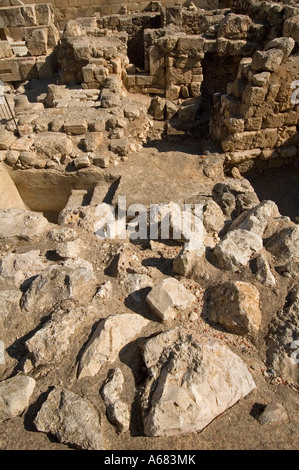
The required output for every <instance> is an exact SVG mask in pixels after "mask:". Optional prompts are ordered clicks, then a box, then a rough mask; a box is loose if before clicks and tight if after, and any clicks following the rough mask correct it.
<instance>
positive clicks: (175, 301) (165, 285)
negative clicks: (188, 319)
mask: <svg viewBox="0 0 299 470" xmlns="http://www.w3.org/2000/svg"><path fill="white" fill-rule="evenodd" d="M195 300H196V299H195V297H194V295H193V294H191V292H189V291H188V290H187V289H186V288H185V287H184V286H183V285H182V284H181V283H180V282H179V281H177V280H176V279H174V278H171V277H170V278H167V279H164V280H163V281H161V282H160V283H158V284H156V285H155V286H154V287H153V288H152V290H151V291H150V293H149V294H148V295H147V297H146V301H147V303H148V305H149V306H150V308H151V309H152V310H153V311H154V312H155V314H156V315H158V317H159V318H160V319H161V320H162V321H171V320H174V319H175V318H176V316H178V315H179V314H180V313H182V312H185V311H187V310H190V309H191V306H192V304H193V303H194V302H195Z"/></svg>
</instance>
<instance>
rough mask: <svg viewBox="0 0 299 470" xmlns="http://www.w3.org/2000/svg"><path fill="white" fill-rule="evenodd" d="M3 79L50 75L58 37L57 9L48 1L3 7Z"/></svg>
mask: <svg viewBox="0 0 299 470" xmlns="http://www.w3.org/2000/svg"><path fill="white" fill-rule="evenodd" d="M0 29H1V31H2V34H1V37H2V38H3V39H4V40H1V41H0V80H2V81H3V82H14V81H15V82H17V81H21V80H30V79H33V78H41V79H42V78H50V77H51V76H52V69H53V62H52V60H51V58H50V55H51V52H52V51H53V49H54V48H55V46H56V45H57V43H58V41H59V32H58V30H57V28H56V26H55V25H54V11H53V7H52V5H50V4H48V3H40V4H37V5H35V4H29V5H16V6H2V7H1V8H0Z"/></svg>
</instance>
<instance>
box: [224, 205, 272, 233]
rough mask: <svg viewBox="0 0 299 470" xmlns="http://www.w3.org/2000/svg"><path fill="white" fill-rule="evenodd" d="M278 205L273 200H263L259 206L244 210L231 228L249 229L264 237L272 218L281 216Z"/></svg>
mask: <svg viewBox="0 0 299 470" xmlns="http://www.w3.org/2000/svg"><path fill="white" fill-rule="evenodd" d="M279 216H280V213H279V210H278V207H277V205H276V204H275V202H273V201H263V202H261V203H260V204H259V205H258V206H256V207H254V208H252V209H250V210H249V211H245V212H243V213H242V214H241V215H239V216H238V217H237V218H236V219H235V220H234V221H233V223H232V224H231V226H230V230H235V229H238V230H247V231H248V232H251V233H255V234H256V235H258V236H259V237H263V235H264V232H265V230H266V228H267V225H268V222H269V220H270V219H271V218H275V217H279Z"/></svg>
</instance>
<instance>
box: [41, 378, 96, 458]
mask: <svg viewBox="0 0 299 470" xmlns="http://www.w3.org/2000/svg"><path fill="white" fill-rule="evenodd" d="M34 424H35V426H36V428H37V430H38V431H41V432H45V433H51V434H52V435H54V436H55V437H56V438H57V439H58V440H59V442H61V443H63V444H69V445H72V446H75V447H77V448H79V449H86V450H103V449H104V444H103V436H102V431H101V427H100V419H99V415H98V413H97V411H96V409H95V408H94V406H93V405H92V403H90V402H89V401H88V400H86V399H85V398H81V397H80V396H79V395H76V394H75V393H73V392H71V391H70V390H66V389H64V388H61V387H55V388H54V390H52V391H51V392H50V394H49V395H48V398H47V400H46V402H45V403H44V404H43V406H42V407H41V409H40V411H39V412H38V414H37V416H36V418H35V420H34Z"/></svg>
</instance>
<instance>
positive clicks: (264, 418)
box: [258, 402, 289, 425]
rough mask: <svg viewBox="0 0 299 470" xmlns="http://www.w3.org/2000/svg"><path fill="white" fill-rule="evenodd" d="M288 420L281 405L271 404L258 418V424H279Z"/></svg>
mask: <svg viewBox="0 0 299 470" xmlns="http://www.w3.org/2000/svg"><path fill="white" fill-rule="evenodd" d="M288 419H289V417H288V413H287V411H286V409H285V407H284V406H283V405H281V404H280V403H276V402H271V403H269V405H267V406H266V408H265V409H264V411H263V412H262V413H261V414H260V416H259V417H258V420H259V422H260V424H262V425H264V424H268V423H280V422H282V421H287V420H288Z"/></svg>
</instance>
